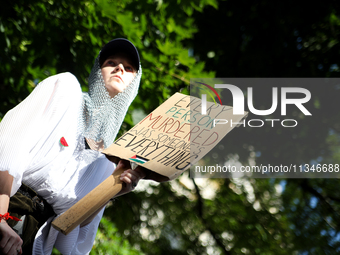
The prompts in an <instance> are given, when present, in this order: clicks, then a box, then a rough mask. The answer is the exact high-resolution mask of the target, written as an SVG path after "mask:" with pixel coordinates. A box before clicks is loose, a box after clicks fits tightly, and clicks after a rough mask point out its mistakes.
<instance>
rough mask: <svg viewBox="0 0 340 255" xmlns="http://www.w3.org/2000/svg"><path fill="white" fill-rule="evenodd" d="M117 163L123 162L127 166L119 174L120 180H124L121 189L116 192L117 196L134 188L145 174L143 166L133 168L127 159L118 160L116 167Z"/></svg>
mask: <svg viewBox="0 0 340 255" xmlns="http://www.w3.org/2000/svg"><path fill="white" fill-rule="evenodd" d="M119 164H123V165H124V166H126V167H129V169H128V170H126V171H124V172H123V173H122V174H121V176H120V180H121V181H122V182H124V184H125V185H123V189H122V190H121V191H120V192H119V193H118V194H117V196H120V195H123V194H126V193H129V192H131V191H132V190H134V189H135V188H136V186H137V184H138V182H139V180H141V179H143V178H144V177H145V176H146V173H145V171H144V169H143V167H141V166H138V167H137V168H135V169H134V170H132V169H131V168H130V162H129V161H127V160H122V159H121V160H120V161H119V162H118V165H117V167H118V166H119Z"/></svg>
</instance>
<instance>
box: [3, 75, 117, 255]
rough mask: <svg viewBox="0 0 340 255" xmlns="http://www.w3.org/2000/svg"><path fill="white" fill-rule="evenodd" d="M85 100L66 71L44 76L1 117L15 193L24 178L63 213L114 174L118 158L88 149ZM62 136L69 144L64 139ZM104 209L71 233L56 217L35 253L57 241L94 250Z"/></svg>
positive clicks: (69, 249) (68, 249) (74, 250)
mask: <svg viewBox="0 0 340 255" xmlns="http://www.w3.org/2000/svg"><path fill="white" fill-rule="evenodd" d="M82 100H83V97H82V92H81V87H80V84H79V82H78V80H77V79H76V78H75V77H74V76H73V75H72V74H70V73H62V74H58V75H55V76H51V77H49V78H47V79H45V80H44V81H42V82H41V83H40V84H39V85H38V86H37V87H36V88H35V89H34V91H33V92H32V93H31V94H30V95H29V96H28V97H27V98H26V99H25V100H24V101H23V102H21V103H20V104H19V105H18V106H16V107H15V108H13V109H12V110H10V111H9V112H8V113H7V114H6V115H5V117H4V118H3V120H2V121H1V122H0V171H6V170H7V171H9V174H11V175H12V176H13V177H14V181H13V186H12V191H11V196H13V195H14V194H15V193H16V191H17V190H18V188H19V187H20V186H21V182H23V183H25V184H26V185H28V186H29V187H31V188H32V189H34V190H35V191H36V192H37V193H38V194H39V195H40V196H42V197H43V198H44V199H46V201H47V202H48V203H49V204H50V205H51V206H52V208H53V210H54V212H55V213H56V214H57V215H60V214H62V213H63V212H65V211H66V210H67V209H68V208H69V207H71V206H72V205H73V204H75V203H76V202H77V201H78V200H80V199H81V198H82V197H83V196H85V195H86V194H87V193H89V192H90V191H91V190H92V189H93V188H95V187H96V186H97V185H98V184H100V183H101V182H102V181H103V180H105V179H106V178H107V177H108V176H109V175H110V174H112V172H113V171H114V169H115V165H114V164H113V163H111V162H110V161H109V160H107V159H106V157H105V156H104V155H102V154H101V153H99V152H97V151H92V150H85V145H84V137H83V135H82V130H81V128H79V116H80V115H81V114H80V111H81V106H82ZM62 137H64V138H65V139H66V142H67V143H68V145H69V146H68V147H63V146H62V145H61V144H60V139H61V138H62ZM103 211H104V209H103V210H101V212H100V213H99V214H98V215H97V216H96V217H95V219H94V220H93V221H92V222H91V223H90V224H88V225H87V226H85V227H77V228H76V229H74V230H73V231H72V232H71V233H70V234H68V235H67V236H65V235H63V234H61V233H59V232H58V231H57V230H55V229H54V228H53V227H51V224H50V223H51V222H52V220H53V217H52V218H50V219H49V220H48V221H47V222H46V223H45V224H44V225H43V226H42V227H41V228H40V230H39V231H38V233H37V235H36V238H35V242H34V246H33V254H37V255H40V254H50V253H51V252H52V248H53V245H55V246H56V247H57V248H58V250H59V251H60V252H61V253H62V254H87V253H89V252H90V250H91V248H92V245H93V241H94V238H95V236H96V231H97V228H98V224H99V221H100V219H101V217H102V215H103Z"/></svg>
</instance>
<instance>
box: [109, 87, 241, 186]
mask: <svg viewBox="0 0 340 255" xmlns="http://www.w3.org/2000/svg"><path fill="white" fill-rule="evenodd" d="M246 115H247V112H245V113H244V115H233V113H232V107H230V106H225V105H219V104H214V103H210V102H207V114H206V115H202V114H201V99H199V98H196V97H192V96H188V95H183V94H180V93H176V94H174V95H173V96H171V97H170V98H169V99H168V100H166V101H165V102H164V103H163V104H161V105H160V106H159V107H158V108H157V109H155V110H154V111H153V112H151V113H150V114H149V115H148V116H146V117H145V118H144V119H143V120H142V121H140V122H139V123H138V124H137V125H135V126H134V127H133V128H132V129H130V130H129V131H128V132H126V133H125V134H124V135H122V136H121V137H120V138H119V139H117V140H116V141H115V142H114V143H113V144H112V145H111V146H109V147H108V148H107V149H106V150H104V151H103V153H104V154H106V155H108V156H116V157H119V158H122V159H126V160H129V161H133V162H135V163H136V164H138V165H141V166H143V167H145V168H147V169H149V170H152V171H154V172H156V173H158V174H160V175H162V176H166V177H167V178H169V179H170V180H172V179H174V178H176V177H177V176H179V175H180V174H181V173H182V172H183V171H184V170H186V169H188V168H189V167H190V165H192V164H195V163H196V162H197V161H198V160H200V159H201V158H202V157H203V156H204V155H206V154H207V153H208V152H209V151H210V150H211V149H212V148H213V147H215V146H216V145H217V144H218V143H219V142H220V141H221V139H222V138H223V137H224V136H225V135H226V134H227V133H229V132H230V131H231V130H232V129H233V128H234V127H236V126H237V124H236V123H238V122H240V121H241V120H242V119H243V118H245V117H246ZM218 119H219V120H221V121H220V123H224V122H225V120H228V125H221V124H218ZM216 123H217V124H216ZM229 123H234V125H232V126H231V125H230V124H229Z"/></svg>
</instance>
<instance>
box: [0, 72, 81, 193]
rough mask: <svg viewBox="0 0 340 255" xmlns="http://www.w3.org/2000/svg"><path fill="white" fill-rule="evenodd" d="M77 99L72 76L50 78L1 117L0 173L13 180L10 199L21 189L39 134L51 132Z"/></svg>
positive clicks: (75, 86)
mask: <svg viewBox="0 0 340 255" xmlns="http://www.w3.org/2000/svg"><path fill="white" fill-rule="evenodd" d="M79 96H81V87H80V84H79V82H78V80H77V79H76V78H75V76H74V75H72V74H70V73H62V74H58V75H54V76H51V77H49V78H47V79H45V80H44V81H42V82H41V83H39V85H38V86H37V87H36V88H35V89H34V90H33V92H32V93H31V94H30V95H29V96H28V97H27V98H26V99H25V100H24V101H22V102H21V103H20V104H19V105H17V106H16V107H15V108H13V109H12V110H10V111H9V112H7V114H6V115H5V116H4V118H3V119H2V121H1V122H0V171H8V172H9V174H10V175H12V176H13V177H14V181H13V185H12V191H11V196H13V195H14V194H15V193H16V191H17V190H18V188H19V187H20V186H21V181H22V176H23V174H24V172H25V170H26V169H27V166H28V165H29V164H30V162H31V160H32V157H31V155H30V153H31V151H32V150H34V148H35V146H37V145H38V144H39V142H41V139H42V134H44V133H46V130H53V128H54V125H55V124H56V123H58V122H59V121H60V120H61V118H62V116H63V115H64V114H65V112H67V110H68V108H69V107H70V105H72V103H74V102H77V103H78V102H79V100H76V99H75V97H78V98H79ZM52 103H53V105H52ZM56 103H57V104H58V107H55V104H56ZM75 118H76V116H75Z"/></svg>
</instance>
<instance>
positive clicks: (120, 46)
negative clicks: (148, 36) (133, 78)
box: [99, 38, 140, 71]
mask: <svg viewBox="0 0 340 255" xmlns="http://www.w3.org/2000/svg"><path fill="white" fill-rule="evenodd" d="M121 52H122V53H125V54H127V56H128V57H129V59H130V60H131V61H132V65H133V66H134V67H135V68H136V70H137V71H138V69H139V62H140V60H139V54H138V51H137V48H136V47H135V45H133V44H132V42H130V41H129V40H127V39H124V38H117V39H114V40H112V41H110V42H109V43H107V44H106V45H105V46H104V47H103V48H102V50H101V52H100V56H99V64H100V66H102V65H103V63H104V62H105V60H106V59H107V58H108V57H110V56H112V55H114V54H117V53H121Z"/></svg>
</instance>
